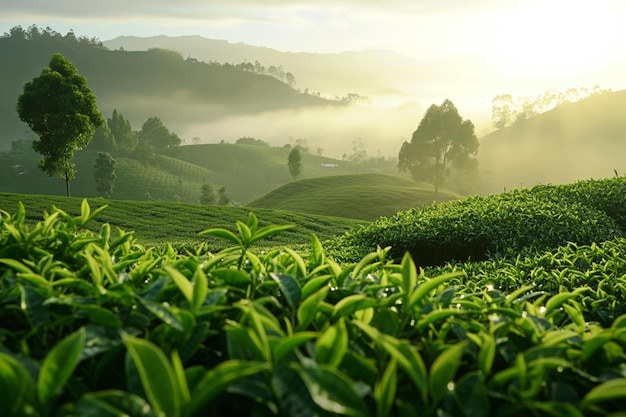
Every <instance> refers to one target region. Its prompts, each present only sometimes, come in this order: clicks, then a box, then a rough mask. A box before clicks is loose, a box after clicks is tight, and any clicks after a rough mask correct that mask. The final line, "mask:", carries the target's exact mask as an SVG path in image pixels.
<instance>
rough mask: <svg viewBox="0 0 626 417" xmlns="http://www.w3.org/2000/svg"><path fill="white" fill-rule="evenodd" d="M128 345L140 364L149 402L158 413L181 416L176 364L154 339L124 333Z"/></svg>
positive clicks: (142, 383)
mask: <svg viewBox="0 0 626 417" xmlns="http://www.w3.org/2000/svg"><path fill="white" fill-rule="evenodd" d="M123 340H124V345H126V349H127V350H128V353H129V354H130V356H131V357H132V359H133V362H134V364H135V366H136V368H137V372H138V374H139V378H140V379H141V386H142V387H143V389H144V392H145V393H146V397H147V399H148V402H149V403H150V405H151V406H152V408H153V409H154V411H155V413H156V414H157V415H158V416H164V417H170V416H171V417H177V416H179V415H180V412H181V399H180V394H179V392H180V390H179V387H178V386H177V380H176V375H175V374H174V370H173V369H172V366H171V365H170V363H169V362H168V360H167V358H166V357H165V355H164V354H163V351H162V350H161V349H159V348H158V347H157V346H156V345H154V344H153V343H152V342H149V341H148V340H145V339H140V338H137V337H133V336H128V335H124V337H123Z"/></svg>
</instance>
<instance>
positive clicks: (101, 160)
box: [93, 152, 117, 198]
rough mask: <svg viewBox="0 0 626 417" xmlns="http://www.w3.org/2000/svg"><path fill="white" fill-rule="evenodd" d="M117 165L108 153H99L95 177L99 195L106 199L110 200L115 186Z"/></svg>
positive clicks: (95, 165)
mask: <svg viewBox="0 0 626 417" xmlns="http://www.w3.org/2000/svg"><path fill="white" fill-rule="evenodd" d="M116 168H117V164H116V162H115V159H113V157H112V156H111V154H110V153H108V152H98V155H97V156H96V161H95V163H94V167H93V177H94V179H95V180H96V189H97V190H98V193H100V195H102V196H103V197H105V198H110V197H111V193H112V192H113V186H114V184H115V177H116V175H115V170H116Z"/></svg>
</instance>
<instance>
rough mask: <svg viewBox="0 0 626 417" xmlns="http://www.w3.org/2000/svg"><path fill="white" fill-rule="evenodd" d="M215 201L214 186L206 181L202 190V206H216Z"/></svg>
mask: <svg viewBox="0 0 626 417" xmlns="http://www.w3.org/2000/svg"><path fill="white" fill-rule="evenodd" d="M215 199H216V197H215V189H214V188H213V185H212V184H211V183H208V182H206V181H205V182H203V183H202V187H201V188H200V204H214V203H215Z"/></svg>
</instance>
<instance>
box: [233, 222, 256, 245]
mask: <svg viewBox="0 0 626 417" xmlns="http://www.w3.org/2000/svg"><path fill="white" fill-rule="evenodd" d="M236 226H237V230H239V235H240V236H241V241H242V242H243V244H244V245H245V246H249V245H250V244H251V243H252V231H251V230H250V228H249V227H248V225H247V224H245V223H244V222H242V221H240V220H237V223H236Z"/></svg>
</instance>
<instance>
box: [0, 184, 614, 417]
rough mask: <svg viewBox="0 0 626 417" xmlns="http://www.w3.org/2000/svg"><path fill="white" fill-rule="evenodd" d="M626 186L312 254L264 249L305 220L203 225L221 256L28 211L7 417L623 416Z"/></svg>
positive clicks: (0, 302)
mask: <svg viewBox="0 0 626 417" xmlns="http://www.w3.org/2000/svg"><path fill="white" fill-rule="evenodd" d="M625 181H626V180H625V179H624V178H614V179H608V180H600V181H586V182H580V183H576V184H572V185H566V186H542V187H536V188H533V189H531V190H522V191H514V192H510V193H505V194H501V195H495V196H489V197H472V198H468V199H465V200H459V201H455V202H450V203H442V204H440V205H436V206H432V207H427V208H425V209H422V210H410V211H407V212H402V213H398V214H397V215H396V216H394V217H392V218H389V219H387V218H381V219H380V220H378V221H376V222H374V223H372V224H371V225H368V226H361V227H360V228H357V229H354V230H352V231H350V232H348V233H346V234H345V235H342V236H339V237H337V238H335V239H332V240H329V241H325V242H324V243H322V242H320V240H319V239H318V238H317V237H315V236H311V237H306V239H307V240H308V241H309V244H308V249H307V250H304V251H302V250H300V251H298V252H296V251H295V250H294V249H293V248H291V247H288V246H287V247H275V248H274V249H271V250H267V251H265V252H264V251H259V250H255V249H254V247H255V245H258V244H263V241H264V239H266V238H270V237H273V236H276V235H278V234H280V233H282V232H284V231H287V230H288V229H289V228H290V227H291V226H288V225H285V226H282V225H265V226H260V225H259V221H258V220H257V217H256V216H255V215H254V214H250V215H248V217H247V219H245V220H240V221H237V222H236V225H235V228H234V229H227V228H221V227H220V228H213V229H207V230H204V231H202V232H200V233H199V235H200V236H204V237H207V238H208V237H211V238H219V239H223V240H224V241H225V242H228V243H229V245H230V247H228V248H227V249H224V250H221V251H219V252H217V253H215V252H211V251H210V250H209V246H208V245H207V244H204V243H200V244H198V245H195V246H193V247H186V248H185V249H182V248H179V249H176V248H174V247H173V246H172V245H167V244H166V245H163V246H158V247H145V246H142V245H140V244H139V243H137V241H136V240H135V238H134V236H133V234H132V233H130V232H124V231H117V232H116V233H112V232H111V226H110V225H109V224H108V223H102V224H99V226H98V227H97V228H95V229H93V230H90V229H89V228H87V227H85V226H86V225H88V224H89V223H90V222H94V221H95V222H97V219H98V218H99V216H101V215H102V210H105V211H106V208H104V207H102V208H98V209H97V210H92V209H91V207H90V206H89V204H88V203H87V202H86V201H84V202H83V204H82V206H81V210H80V214H79V215H70V214H68V213H66V212H64V211H62V210H60V209H54V208H53V209H50V211H49V212H47V213H46V214H45V216H44V218H43V220H42V221H40V222H38V223H37V224H35V225H32V224H27V223H26V218H27V214H26V212H27V209H26V208H25V207H24V206H22V205H20V206H19V207H18V209H17V210H15V212H13V213H9V212H2V213H1V220H0V323H1V324H0V326H1V327H0V415H1V416H77V417H78V416H132V417H139V416H141V417H152V416H154V417H156V416H168V417H170V416H174V417H177V416H180V417H183V416H207V415H209V416H229V415H236V416H337V415H348V416H372V417H374V416H377V417H384V416H485V417H487V416H507V417H508V416H511V415H519V416H613V417H618V416H624V415H626V405H625V404H626V352H625V348H626V304H625V298H626V256H625V254H626V239H625V238H624V237H623V234H624V230H625V229H624V227H625V222H624V219H626V217H625V216H624V210H626V208H625V204H624V203H625V195H626V194H625V192H624V191H625V189H624V186H625V185H624V184H625ZM233 230H235V231H233ZM381 248H382V249H381ZM409 254H411V255H413V256H410V255H409ZM468 257H471V259H470V260H469V261H468Z"/></svg>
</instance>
